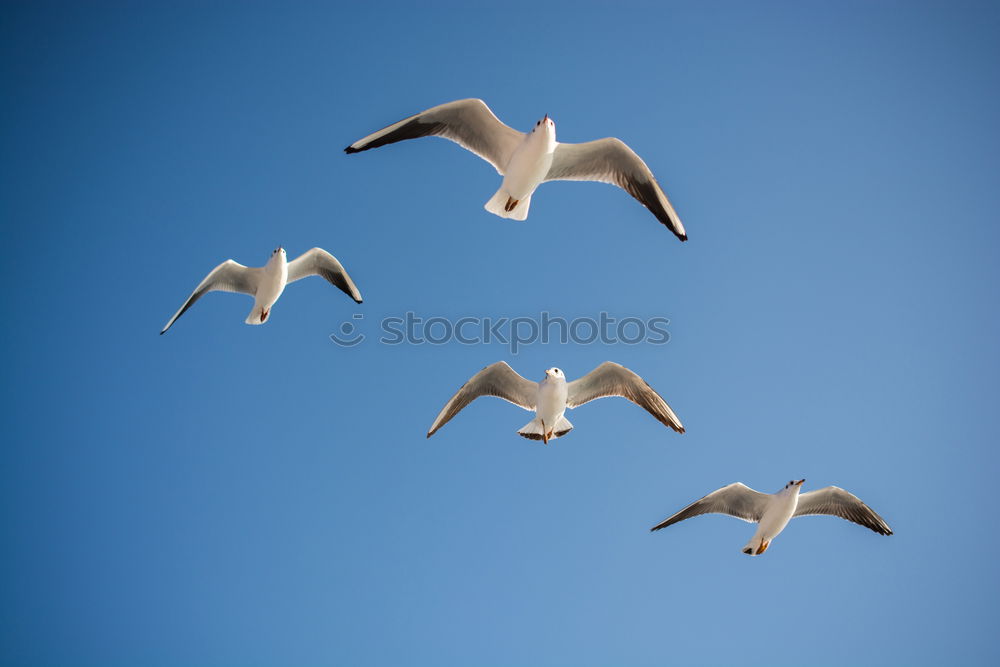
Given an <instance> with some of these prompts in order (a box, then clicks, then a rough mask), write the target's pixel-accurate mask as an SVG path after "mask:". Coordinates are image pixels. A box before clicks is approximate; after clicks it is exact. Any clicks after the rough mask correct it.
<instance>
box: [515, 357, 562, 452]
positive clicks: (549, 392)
mask: <svg viewBox="0 0 1000 667" xmlns="http://www.w3.org/2000/svg"><path fill="white" fill-rule="evenodd" d="M567 396H568V391H567V384H566V376H565V375H564V374H563V372H562V371H561V370H559V369H558V368H550V369H548V370H547V371H545V379H543V380H542V381H541V382H539V383H538V399H537V401H536V406H537V407H536V408H535V418H534V419H532V420H531V421H530V422H528V423H527V424H526V425H525V427H524V428H523V429H521V431H523V432H526V433H531V432H535V430H534V428H533V426H534V425H535V424H536V422H537V426H538V427H539V428H538V429H537V432H538V433H542V434H544V435H545V438H544V440H546V441H548V440H549V439H551V438H558V437H559V436H558V435H556V433H559V435H565V433H568V432H569V430H570V429H572V428H573V425H572V424H570V423H569V420H567V419H565V418H564V417H563V415H565V414H566V401H567ZM562 422H565V424H563V423H562ZM567 426H568V427H569V428H566V427H567Z"/></svg>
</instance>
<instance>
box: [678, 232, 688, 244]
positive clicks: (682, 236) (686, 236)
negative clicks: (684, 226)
mask: <svg viewBox="0 0 1000 667" xmlns="http://www.w3.org/2000/svg"><path fill="white" fill-rule="evenodd" d="M677 238H679V239H680V240H681V243H683V242H684V241H687V240H688V235H687V234H678V235H677Z"/></svg>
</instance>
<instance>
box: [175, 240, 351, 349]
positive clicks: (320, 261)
mask: <svg viewBox="0 0 1000 667" xmlns="http://www.w3.org/2000/svg"><path fill="white" fill-rule="evenodd" d="M306 276H321V277H323V278H325V279H326V280H327V281H328V282H329V283H331V284H332V285H334V286H335V287H338V288H340V290H341V291H343V292H345V293H346V294H347V295H348V296H350V297H351V298H352V299H354V300H355V301H356V302H357V303H361V292H359V291H358V288H357V287H355V286H354V281H353V280H351V277H350V276H349V275H347V271H346V270H344V267H343V266H342V265H341V264H340V262H338V261H337V258H336V257H334V256H333V255H331V254H330V253H328V252H327V251H326V250H323V249H322V248H313V249H312V250H307V251H306V252H304V253H302V254H301V255H299V256H298V257H297V258H296V259H294V260H292V261H291V262H289V261H288V258H287V257H286V255H285V249H284V248H282V247H280V246H279V247H278V248H275V249H274V252H272V253H271V258H270V259H269V260H267V264H265V265H264V266H262V267H259V268H257V267H247V266H243V265H242V264H240V263H238V262H234V261H233V260H231V259H227V260H226V261H224V262H223V263H222V264H219V265H218V266H217V267H215V268H214V269H212V272H211V273H209V274H208V275H207V276H205V279H204V280H202V281H201V284H199V285H198V287H196V288H195V290H194V292H192V293H191V296H189V297H188V299H187V301H185V302H184V305H183V306H181V307H180V310H178V311H177V312H176V313H174V316H173V317H171V318H170V321H169V322H167V325H166V326H165V327H163V331H161V332H160V335H161V336H162V335H163V334H165V333H167V329H169V328H170V327H171V325H172V324H173V323H174V322H175V321H176V320H177V318H178V317H180V316H181V315H183V314H184V312H185V311H186V310H187V309H188V308H190V307H191V306H193V305H194V302H195V301H197V300H198V299H200V298H201V297H202V296H204V295H205V294H206V293H207V292H215V291H221V292H239V293H241V294H249V295H250V296H252V297H253V310H251V311H250V314H249V315H247V319H246V323H247V324H263V323H264V322H266V321H267V318H268V316H269V315H270V314H271V306H273V305H274V304H275V302H276V301H277V300H278V297H280V296H281V293H282V292H284V291H285V286H286V285H287V284H288V283H294V282H295V281H296V280H301V279H302V278H305V277H306Z"/></svg>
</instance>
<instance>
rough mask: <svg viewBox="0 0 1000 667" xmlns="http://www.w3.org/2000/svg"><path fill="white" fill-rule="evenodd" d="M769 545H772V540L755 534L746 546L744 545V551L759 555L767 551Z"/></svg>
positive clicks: (748, 553)
mask: <svg viewBox="0 0 1000 667" xmlns="http://www.w3.org/2000/svg"><path fill="white" fill-rule="evenodd" d="M769 546H771V540H765V539H762V538H760V537H757V536H754V537H752V538H750V541H749V542H747V544H746V546H745V547H743V553H745V554H746V555H747V556H759V555H761V554H762V553H764V552H765V551H767V548H768V547H769Z"/></svg>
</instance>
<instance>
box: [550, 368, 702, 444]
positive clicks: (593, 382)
mask: <svg viewBox="0 0 1000 667" xmlns="http://www.w3.org/2000/svg"><path fill="white" fill-rule="evenodd" d="M605 396H621V397H622V398H627V399H628V400H630V401H632V402H633V403H635V404H636V405H638V406H639V407H641V408H643V409H645V410H646V411H647V412H648V413H649V414H651V415H653V416H654V417H656V418H657V419H658V420H659V421H660V423H661V424H663V425H664V426H669V427H670V428H672V429H674V430H675V431H677V432H678V433H683V432H684V425H683V424H681V420H680V419H678V418H677V415H676V414H674V411H673V410H672V409H671V408H670V406H669V405H667V402H666V401H664V400H663V397H662V396H660V395H659V394H657V393H656V391H654V390H653V388H652V387H650V386H649V384H647V383H646V381H645V380H643V379H642V378H641V377H639V376H638V375H636V374H635V373H633V372H632V371H630V370H629V369H627V368H625V367H624V366H622V365H621V364H616V363H614V362H613V361H605V362H604V363H603V364H601V365H600V366H598V367H597V368H595V369H594V370H592V371H590V372H589V373H587V374H586V375H584V376H583V377H581V378H579V379H577V380H573V381H572V382H570V383H569V385H568V387H567V398H566V405H567V407H570V408H576V407H579V406H581V405H583V404H584V403H589V402H590V401H593V400H594V399H597V398H604V397H605Z"/></svg>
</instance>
